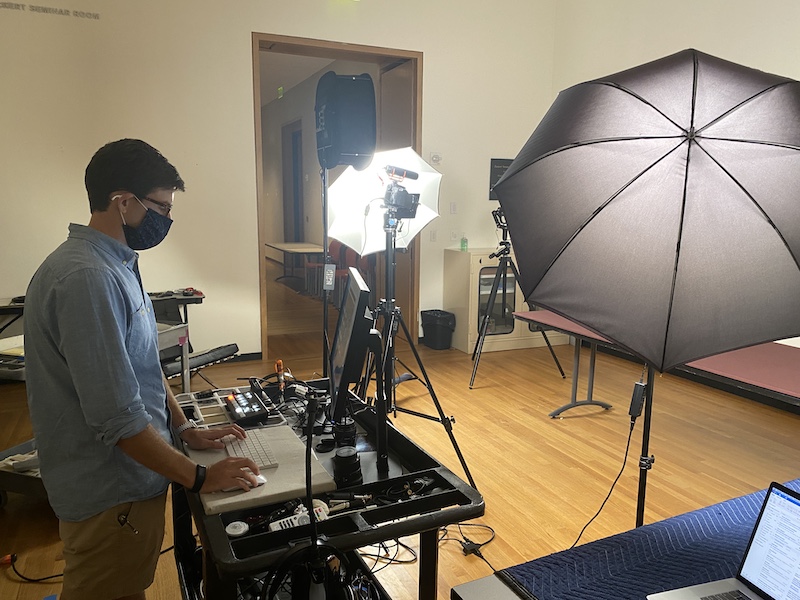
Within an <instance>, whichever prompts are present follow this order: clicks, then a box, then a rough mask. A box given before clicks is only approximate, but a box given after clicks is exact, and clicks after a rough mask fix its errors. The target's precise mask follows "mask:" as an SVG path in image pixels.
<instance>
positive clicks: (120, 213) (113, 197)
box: [111, 194, 127, 225]
mask: <svg viewBox="0 0 800 600" xmlns="http://www.w3.org/2000/svg"><path fill="white" fill-rule="evenodd" d="M118 198H122V194H117V195H116V196H112V198H111V201H112V202H113V201H114V200H117V199H118ZM117 207H118V208H119V204H117ZM119 216H120V217H122V224H123V225H127V223H126V222H125V215H123V214H122V211H121V210H120V211H119Z"/></svg>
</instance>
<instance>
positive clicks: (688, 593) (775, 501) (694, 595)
mask: <svg viewBox="0 0 800 600" xmlns="http://www.w3.org/2000/svg"><path fill="white" fill-rule="evenodd" d="M740 598H741V599H743V600H796V599H798V598H800V493H798V492H795V491H794V490H791V489H789V488H787V487H785V486H783V485H781V484H779V483H774V482H773V483H772V484H770V486H769V489H768V490H767V495H766V497H765V498H764V503H763V504H762V505H761V512H760V513H759V515H758V519H757V520H756V525H755V527H754V528H753V533H752V535H751V536H750V541H749V542H748V544H747V548H746V549H745V551H744V557H743V558H742V564H741V565H740V566H739V572H738V573H737V574H736V577H734V578H731V579H722V580H719V581H712V582H710V583H703V584H700V585H693V586H690V587H685V588H680V589H677V590H670V591H668V592H660V593H658V594H650V595H649V596H647V600H739V599H740Z"/></svg>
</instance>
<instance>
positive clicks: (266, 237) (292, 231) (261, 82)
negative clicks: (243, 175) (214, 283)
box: [253, 33, 422, 367]
mask: <svg viewBox="0 0 800 600" xmlns="http://www.w3.org/2000/svg"><path fill="white" fill-rule="evenodd" d="M253 64H254V81H255V86H254V90H255V92H254V95H255V109H256V110H255V117H256V119H255V120H256V133H257V135H256V159H257V160H256V166H257V182H256V190H257V196H258V217H259V261H260V263H259V264H260V267H261V268H260V284H261V285H260V289H261V347H262V354H263V356H264V357H265V358H275V357H277V355H276V354H275V353H274V352H273V351H272V349H271V348H270V346H271V345H273V343H271V341H270V338H271V337H272V336H273V332H275V331H281V330H283V329H285V327H283V328H282V326H283V325H285V322H286V321H287V319H290V320H293V319H291V317H288V316H287V315H288V313H287V312H286V310H287V306H284V305H285V304H290V305H292V307H291V308H296V307H297V306H300V305H301V304H303V303H301V302H300V300H306V299H307V298H299V297H298V298H296V300H297V302H295V301H293V300H295V299H294V298H289V299H286V298H285V297H283V299H281V298H280V297H277V299H276V295H275V294H269V293H268V291H269V290H271V289H272V287H271V286H274V285H275V281H274V278H273V277H271V276H270V275H268V274H267V271H268V269H271V271H272V272H274V271H275V265H276V263H281V262H282V261H284V260H291V259H289V258H284V257H283V256H280V255H276V254H275V253H273V254H270V253H269V252H268V251H267V250H266V246H265V245H266V244H267V243H270V242H287V241H298V242H309V243H314V244H321V243H322V209H321V200H320V199H321V183H320V177H319V164H318V161H317V156H316V138H315V131H314V128H313V127H309V126H308V123H314V116H315V113H314V100H315V98H314V94H315V91H316V82H317V81H318V79H319V77H320V76H321V75H322V74H323V73H325V72H327V71H328V70H334V71H336V72H338V73H361V72H368V73H370V74H371V75H372V77H373V82H374V84H375V88H376V102H377V105H378V106H377V108H378V123H377V126H378V148H377V149H378V150H381V149H390V148H394V147H400V146H411V147H412V148H414V149H415V150H416V151H417V152H419V151H420V141H419V140H420V136H419V132H420V129H421V114H420V110H419V107H420V106H421V85H420V83H421V79H422V54H421V53H419V52H411V51H405V50H395V49H388V48H379V47H372V46H358V45H353V44H342V43H338V42H327V41H321V40H312V39H305V38H293V37H287V36H275V35H271V34H260V33H254V34H253ZM401 66H402V68H398V67H401ZM393 71H394V73H392V72H393ZM287 73H288V74H289V77H290V78H294V79H293V80H291V81H290V82H287V83H282V80H281V79H279V77H281V76H286V74H287ZM389 73H392V74H391V75H389V76H388V78H387V82H386V83H384V78H386V77H387V74H389ZM282 74H283V75H282ZM287 81H288V80H287ZM267 82H269V83H267ZM384 85H387V86H388V87H391V90H392V91H391V94H389V95H388V96H386V95H382V92H381V90H382V89H383V86H384ZM387 98H391V100H392V101H391V102H388V101H387ZM287 99H288V101H286V100H287ZM282 100H283V102H282ZM292 109H293V110H294V111H295V114H294V116H293V115H292V112H291V111H292ZM297 114H302V115H303V117H305V118H302V117H300V118H298V117H297ZM303 124H306V126H305V127H303ZM276 127H277V128H278V129H277V131H279V132H280V133H279V134H274V135H273V134H272V133H271V132H273V131H275V130H276ZM398 132H402V133H398ZM273 137H278V138H279V139H280V143H278V141H277V140H275V139H273ZM287 154H290V155H291V159H287ZM343 170H344V167H337V168H336V169H332V170H330V172H329V181H330V182H331V183H332V182H333V181H335V179H336V177H338V175H339V174H340V173H341V172H342V171H343ZM312 174H313V176H312ZM278 191H280V193H278ZM277 222H279V223H280V227H278V223H277ZM292 238H294V239H292ZM415 246H416V243H413V244H412V245H411V247H410V248H409V252H408V253H407V256H404V257H403V260H404V262H407V263H408V274H407V275H405V274H404V276H403V277H402V278H400V277H398V280H397V289H396V296H397V304H398V306H401V307H402V310H403V316H404V318H405V321H406V324H407V325H408V327H409V330H410V331H412V332H416V331H418V305H419V299H418V291H417V290H418V282H419V266H418V265H419V257H418V256H417V255H418V252H416V247H415ZM296 260H303V259H302V258H300V259H296ZM307 260H308V259H307ZM381 261H382V256H381V257H379V258H378V261H377V262H378V263H380V262H381ZM304 262H305V261H304ZM282 266H284V267H285V266H287V265H282ZM294 266H295V267H296V268H297V271H298V272H302V271H303V270H304V269H303V266H301V265H300V264H299V263H298V264H297V265H294ZM270 299H272V301H271V302H270ZM314 322H315V320H314V319H313V318H311V319H308V323H314ZM333 324H334V325H335V321H334V323H333ZM314 328H315V329H316V332H310V335H311V336H312V338H313V336H314V333H316V335H318V336H319V339H320V340H321V334H322V319H321V318H320V319H319V320H318V321H316V325H314ZM297 332H298V330H297V328H296V327H295V333H293V336H294V341H297V339H299V337H298V335H296V334H297ZM314 339H316V338H314ZM274 341H275V340H274V339H273V340H272V342H274ZM313 351H314V353H315V354H316V355H317V356H318V358H319V362H320V367H321V360H322V352H321V342H320V343H319V344H315V345H314V346H313Z"/></svg>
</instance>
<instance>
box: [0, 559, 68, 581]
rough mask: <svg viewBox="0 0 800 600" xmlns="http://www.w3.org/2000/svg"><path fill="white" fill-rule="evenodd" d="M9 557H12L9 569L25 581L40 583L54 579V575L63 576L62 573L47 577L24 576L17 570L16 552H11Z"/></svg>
mask: <svg viewBox="0 0 800 600" xmlns="http://www.w3.org/2000/svg"><path fill="white" fill-rule="evenodd" d="M11 557H12V558H11V570H12V571H14V574H15V575H16V576H17V577H19V578H20V579H22V580H23V581H27V582H28V583H41V582H42V581H48V580H50V579H55V578H56V577H63V576H64V574H63V573H58V574H57V575H48V576H47V577H37V578H33V577H26V576H25V575H23V574H22V573H20V572H19V571H17V565H16V564H15V563H16V562H17V555H16V554H12V555H11Z"/></svg>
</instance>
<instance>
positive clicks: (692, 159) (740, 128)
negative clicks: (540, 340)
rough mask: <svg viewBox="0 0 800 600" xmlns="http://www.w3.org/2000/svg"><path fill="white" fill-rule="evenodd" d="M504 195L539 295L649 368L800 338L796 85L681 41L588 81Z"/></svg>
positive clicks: (522, 265) (509, 177)
mask: <svg viewBox="0 0 800 600" xmlns="http://www.w3.org/2000/svg"><path fill="white" fill-rule="evenodd" d="M494 189H495V191H496V193H497V195H498V197H499V199H500V204H501V206H502V207H503V210H504V211H505V214H506V217H507V220H508V227H509V234H510V236H511V240H512V242H513V244H514V248H515V251H516V257H517V261H518V266H519V271H520V284H521V286H522V290H523V292H524V295H525V297H526V299H527V300H528V301H529V302H531V303H532V304H535V305H538V306H542V307H546V308H549V309H550V310H553V311H554V312H556V313H559V314H561V315H563V316H565V317H567V318H569V319H571V320H573V321H576V322H578V323H580V324H582V325H584V326H585V327H587V328H589V329H591V330H593V331H595V332H596V333H599V334H601V335H602V336H604V337H606V338H609V339H610V340H612V341H614V342H615V343H616V344H618V345H619V346H621V347H623V348H625V349H627V350H628V351H630V352H632V353H633V354H635V355H637V356H638V357H640V358H641V359H642V360H644V361H645V362H646V363H647V365H648V366H649V367H651V369H656V370H658V371H662V372H663V371H667V370H669V369H671V368H672V367H674V366H677V365H680V364H684V363H686V362H690V361H692V360H696V359H698V358H702V357H705V356H710V355H713V354H719V353H721V352H725V351H728V350H733V349H736V348H742V347H745V346H750V345H754V344H759V343H762V342H766V341H771V340H775V339H780V338H786V337H791V336H796V335H798V334H800V311H798V310H797V308H796V301H797V298H798V297H800V296H799V294H800V268H798V256H800V83H798V82H797V81H794V80H791V79H788V78H785V77H779V76H776V75H770V74H767V73H764V72H761V71H758V70H755V69H750V68H747V67H743V66H741V65H737V64H735V63H731V62H728V61H725V60H721V59H719V58H715V57H713V56H710V55H708V54H704V53H702V52H698V51H696V50H684V51H682V52H678V53H677V54H674V55H672V56H668V57H666V58H662V59H659V60H656V61H653V62H650V63H647V64H644V65H642V66H639V67H635V68H633V69H629V70H626V71H623V72H621V73H616V74H614V75H610V76H608V77H603V78H600V79H596V80H594V81H590V82H586V83H582V84H579V85H576V86H574V87H571V88H569V89H567V90H564V91H563V92H561V93H560V94H559V96H558V98H557V99H556V101H555V102H554V103H553V105H552V106H551V108H550V110H549V111H548V112H547V114H546V115H545V117H544V119H543V120H542V122H541V123H540V124H539V126H538V127H537V128H536V130H535V131H534V132H533V134H532V136H531V137H530V139H529V140H528V142H527V143H526V144H525V146H524V147H523V149H522V150H521V151H520V153H519V155H518V156H517V158H516V159H515V160H514V161H513V163H512V164H511V166H510V167H509V169H508V171H507V172H506V173H505V175H504V176H503V177H502V179H501V180H500V181H499V182H498V184H497V185H496V186H495V188H494ZM650 380H651V381H652V378H650ZM649 388H652V386H649ZM648 393H649V394H652V389H649V390H648ZM645 416H646V424H645V436H646V433H647V427H648V423H647V414H646V415H645ZM645 454H646V445H645V449H644V451H643V455H645ZM644 473H645V474H646V471H644ZM640 491H642V492H643V489H641V488H640Z"/></svg>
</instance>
